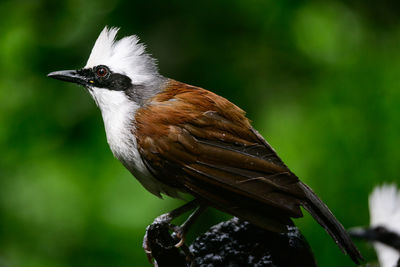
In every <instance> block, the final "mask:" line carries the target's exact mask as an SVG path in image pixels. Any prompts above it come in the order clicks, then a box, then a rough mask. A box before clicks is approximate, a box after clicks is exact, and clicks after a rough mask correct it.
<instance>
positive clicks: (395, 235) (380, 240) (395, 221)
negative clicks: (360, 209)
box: [349, 184, 400, 267]
mask: <svg viewBox="0 0 400 267" xmlns="http://www.w3.org/2000/svg"><path fill="white" fill-rule="evenodd" d="M368 202H369V214H370V226H369V227H354V228H352V229H350V231H349V232H350V235H351V236H353V237H355V238H358V239H362V240H366V241H369V242H372V244H373V246H374V248H375V251H376V254H377V257H378V261H379V266H381V267H393V266H400V190H399V189H397V187H396V185H394V184H383V185H381V186H376V187H375V188H374V190H373V191H372V193H371V194H370V195H369V199H368Z"/></svg>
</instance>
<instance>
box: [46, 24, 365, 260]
mask: <svg viewBox="0 0 400 267" xmlns="http://www.w3.org/2000/svg"><path fill="white" fill-rule="evenodd" d="M117 32H118V29H117V28H107V27H106V28H104V30H103V31H102V32H101V33H100V36H99V37H98V39H97V41H96V43H95V45H94V47H93V49H92V52H91V54H90V56H89V60H88V61H87V63H86V66H85V67H83V68H82V69H79V70H69V71H57V72H52V73H50V74H48V76H49V77H52V78H55V79H58V80H63V81H67V82H73V83H77V84H80V85H82V86H84V87H85V88H87V90H88V91H89V93H90V94H91V96H92V97H93V99H94V101H95V102H96V104H97V105H98V107H99V108H100V110H101V114H102V117H103V120H104V125H105V130H106V135H107V141H108V144H109V146H110V148H111V151H112V152H113V154H114V156H115V157H116V158H118V159H119V160H120V161H121V162H122V164H123V165H124V166H125V167H126V168H127V169H128V170H129V171H130V172H131V173H132V174H133V175H134V176H135V177H136V178H137V179H138V180H139V182H140V183H141V184H142V185H143V186H144V187H145V188H146V189H147V190H148V191H150V192H151V193H153V194H154V195H156V196H161V194H165V195H168V196H171V197H177V196H178V194H179V193H180V192H183V193H189V194H191V195H193V196H194V197H195V201H193V202H189V203H188V204H186V205H184V206H183V207H181V208H178V209H176V210H174V211H172V212H170V213H168V214H166V215H164V216H161V217H159V218H160V219H162V220H165V221H167V222H170V221H171V220H172V219H173V218H175V217H176V216H178V215H180V214H182V213H183V212H184V211H186V210H188V209H192V208H195V207H197V210H196V211H195V212H194V213H193V214H192V215H191V216H190V217H189V219H188V221H187V222H186V223H184V224H183V226H182V227H181V228H176V231H177V232H178V233H179V234H180V237H181V238H182V240H183V236H184V233H185V231H186V229H187V227H188V226H189V225H190V224H191V223H192V222H193V220H194V219H195V218H196V217H197V216H198V215H199V214H200V212H201V211H202V210H203V209H204V208H205V207H207V206H212V207H215V208H217V209H219V210H221V211H224V212H227V213H230V214H232V215H235V216H237V217H239V218H242V219H244V220H247V221H249V222H251V223H253V224H256V225H258V226H260V227H262V228H264V229H267V230H270V231H275V232H279V231H287V227H286V226H287V225H291V224H292V221H291V218H298V217H302V216H303V215H302V211H301V209H300V207H301V206H303V207H304V208H305V209H306V210H307V211H308V212H309V213H310V214H311V215H312V216H313V217H314V219H315V220H316V221H317V222H318V223H319V224H320V225H321V226H322V227H323V228H324V229H325V230H326V231H327V232H328V233H329V235H330V236H331V237H332V238H333V239H334V241H335V242H336V244H337V245H338V246H339V247H340V248H341V249H342V251H343V252H344V253H347V254H348V255H349V256H350V257H351V259H352V260H353V261H354V262H355V263H359V262H360V261H361V260H362V256H361V255H360V253H359V251H358V249H357V248H356V247H355V245H354V244H353V242H352V240H351V239H350V237H349V235H348V233H347V232H346V230H345V229H344V228H343V226H342V225H341V223H340V222H339V221H338V220H337V219H336V218H335V217H334V215H333V214H332V213H331V211H330V210H329V209H328V207H327V206H326V205H325V204H324V203H323V202H322V201H321V200H320V199H319V198H318V197H317V196H316V195H315V194H314V192H313V191H312V190H311V189H310V188H309V187H308V186H307V185H305V184H304V183H302V182H301V181H300V180H299V179H298V177H297V176H296V175H295V174H293V173H292V172H291V171H290V170H289V169H288V168H287V167H286V165H285V164H284V163H283V162H282V160H281V159H280V158H279V157H278V155H277V154H276V152H275V150H274V149H273V148H272V147H271V146H270V145H269V144H268V143H267V142H266V141H265V139H264V138H263V137H262V136H261V135H260V134H259V133H258V132H257V131H256V130H255V129H254V128H253V127H252V126H251V124H250V121H249V120H248V119H247V118H246V116H245V112H244V111H243V110H241V109H240V108H239V107H237V106H235V105H234V104H232V103H231V102H229V101H228V100H227V99H225V98H223V97H221V96H218V95H216V94H214V93H212V92H210V91H207V90H205V89H202V88H199V87H195V86H191V85H188V84H185V83H182V82H178V81H175V80H173V79H169V78H166V77H163V76H162V75H160V74H159V72H158V68H157V66H156V63H155V60H154V59H153V58H152V57H151V56H150V55H149V54H147V53H146V52H145V47H144V45H143V44H140V43H139V40H138V38H137V37H136V36H128V37H125V38H122V39H120V40H116V34H117Z"/></svg>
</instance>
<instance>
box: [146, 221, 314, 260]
mask: <svg viewBox="0 0 400 267" xmlns="http://www.w3.org/2000/svg"><path fill="white" fill-rule="evenodd" d="M147 240H148V243H147V248H148V249H149V250H150V251H151V255H152V257H153V258H154V259H155V262H154V264H155V265H156V266H159V267H164V266H165V267H167V266H168V267H169V266H178V267H180V266H182V267H183V266H184V267H186V266H310V267H313V266H317V265H316V263H315V259H314V256H313V253H312V251H311V249H310V246H309V245H308V243H307V241H306V240H305V239H304V237H303V235H302V234H301V233H300V231H299V230H298V229H297V227H295V226H288V232H287V233H273V232H269V231H266V230H263V229H261V228H259V227H257V226H254V225H252V224H250V223H248V222H246V221H242V220H240V219H238V218H232V219H231V220H228V221H226V222H222V223H219V224H217V225H214V226H213V227H211V228H210V229H209V230H208V231H207V232H206V233H204V234H203V235H201V236H200V237H198V238H197V239H196V240H195V241H194V242H193V243H192V244H191V246H190V247H189V248H187V247H186V249H185V248H183V250H182V249H178V248H175V247H174V244H176V243H177V242H178V240H177V239H176V238H174V235H172V236H171V235H170V234H169V227H168V225H167V224H162V223H159V222H155V223H153V224H151V225H150V226H149V227H148V228H147ZM185 251H186V253H185Z"/></svg>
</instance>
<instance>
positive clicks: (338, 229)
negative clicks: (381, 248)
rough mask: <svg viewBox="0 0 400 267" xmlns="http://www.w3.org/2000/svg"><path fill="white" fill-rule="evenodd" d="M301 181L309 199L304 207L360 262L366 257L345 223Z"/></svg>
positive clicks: (351, 256) (341, 246)
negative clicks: (345, 226)
mask: <svg viewBox="0 0 400 267" xmlns="http://www.w3.org/2000/svg"><path fill="white" fill-rule="evenodd" d="M299 183H300V187H302V188H303V190H304V193H305V194H306V197H307V201H306V202H305V203H303V206H304V208H305V209H306V210H307V211H308V212H309V213H310V214H311V215H312V216H313V217H314V219H315V220H316V221H317V222H318V223H319V224H320V225H321V226H322V227H323V228H324V229H325V230H326V231H327V232H328V234H329V235H330V236H331V237H332V238H333V240H335V242H336V244H337V245H338V246H339V248H340V249H341V250H342V251H343V253H345V254H348V255H349V256H350V258H351V259H352V260H353V261H354V262H355V263H356V264H360V262H361V261H363V260H364V259H363V257H362V256H361V254H360V251H358V249H357V247H356V246H355V245H354V243H353V241H352V240H351V238H350V236H349V234H348V233H347V231H346V230H345V229H344V227H343V225H342V224H341V223H340V222H339V221H338V220H337V219H336V218H335V216H334V215H333V214H332V212H331V211H330V210H329V208H328V207H327V206H326V205H325V204H324V203H323V202H322V201H321V200H320V199H319V198H318V197H317V196H316V195H315V194H314V192H313V191H312V190H311V188H309V187H308V186H307V185H306V184H303V183H302V182H299Z"/></svg>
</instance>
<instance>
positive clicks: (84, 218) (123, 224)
mask: <svg viewBox="0 0 400 267" xmlns="http://www.w3.org/2000/svg"><path fill="white" fill-rule="evenodd" d="M399 5H400V4H399V2H398V1H388V0H384V1H368V4H367V2H365V1H361V0H355V1H344V0H343V1H327V2H323V3H322V2H320V1H315V0H314V1H297V2H292V1H261V0H234V1H232V0H229V1H228V0H221V1H211V0H206V1H184V0H172V1H161V0H160V1H122V0H121V1H119V0H107V1H106V0H100V1H97V0H96V1H95V0H85V1H83V0H68V1H49V0H47V1H45V0H36V1H29V0H14V1H9V0H6V1H5V0H3V1H1V2H0V14H1V20H0V26H1V27H0V51H1V53H0V56H1V59H0V69H1V73H2V75H1V78H0V149H1V152H2V153H1V157H0V266H146V265H148V263H147V259H146V257H145V255H144V253H143V251H142V248H141V241H142V237H143V234H144V231H145V227H146V225H147V224H149V223H150V222H151V221H152V219H153V218H154V217H156V216H157V215H159V214H161V213H164V212H166V211H168V210H170V209H172V208H174V207H176V206H177V205H178V204H180V203H182V202H181V201H177V200H172V199H165V200H160V199H157V198H156V197H154V196H152V195H151V194H150V193H148V192H146V191H145V190H144V189H143V188H142V187H141V186H140V185H139V183H138V182H137V181H136V180H135V179H133V178H132V177H131V175H130V174H129V173H128V171H126V170H125V169H124V168H123V167H122V165H121V164H120V163H119V162H118V161H117V160H116V159H113V157H112V154H111V152H110V150H109V148H108V145H107V143H106V140H105V132H104V129H103V125H102V124H103V123H102V119H101V116H100V113H99V111H98V110H97V108H96V106H95V104H94V102H93V101H92V100H91V99H90V97H89V95H88V94H87V93H86V92H85V90H84V89H83V88H80V87H77V86H74V85H71V84H66V83H62V82H59V81H55V80H51V79H48V78H47V77H46V74H47V73H48V72H50V71H54V70H60V69H70V68H79V67H81V66H83V65H84V64H85V62H86V60H87V58H88V56H89V53H90V49H91V46H92V45H93V43H94V41H95V39H96V37H97V35H98V33H99V32H100V31H101V29H102V28H103V27H104V26H105V25H112V26H120V27H121V32H120V36H123V35H127V34H133V33H134V34H138V35H139V36H140V37H141V39H142V41H143V42H145V43H146V44H147V46H148V50H149V52H150V53H152V54H153V55H154V56H155V57H156V58H157V59H158V61H159V67H160V71H161V73H162V74H164V75H166V76H168V77H172V78H175V79H177V80H181V81H184V82H187V83H190V84H194V85H198V86H202V87H204V88H207V89H209V90H212V91H214V92H216V93H218V94H221V95H223V96H225V97H227V98H228V99H230V100H231V101H233V102H234V103H236V104H237V105H239V106H240V107H242V108H243V109H245V110H247V112H248V116H249V118H251V119H252V120H253V121H254V125H255V127H256V128H257V129H258V130H259V131H260V132H261V133H262V134H263V135H264V136H265V137H266V138H267V140H269V142H270V143H271V144H272V145H273V146H274V147H275V148H276V149H277V151H278V153H279V154H280V155H281V157H282V158H283V159H284V161H285V162H286V163H287V165H288V166H290V167H291V169H292V170H293V171H294V172H295V173H296V174H298V176H299V177H300V178H301V179H302V180H303V181H305V182H306V183H308V184H309V185H310V186H311V187H312V188H314V190H315V191H316V192H317V194H318V195H319V196H320V197H321V198H322V199H323V200H324V201H325V202H326V203H327V204H328V205H329V207H330V208H331V209H332V210H333V211H334V213H335V214H336V216H337V217H338V218H339V219H340V220H341V222H342V223H343V224H344V225H345V226H346V227H351V226H356V225H365V224H367V223H368V207H367V195H368V193H369V192H370V191H371V190H372V188H373V186H374V185H376V184H379V183H382V182H385V181H387V182H391V181H392V182H398V180H399V170H400V164H399V159H400V150H399V149H398V148H399V147H400V138H399V132H400V120H399V118H400V108H399V103H400V88H399V87H400V85H399V81H398V79H399V77H400V76H399V70H400V49H399V44H400V16H399V10H400V8H399ZM220 218H221V214H219V213H217V212H215V211H209V212H208V214H207V216H203V217H202V219H201V221H200V222H199V223H198V224H197V226H196V227H197V230H198V231H199V230H204V229H205V228H207V227H208V226H209V225H211V224H213V223H216V222H218V220H220ZM296 223H297V224H298V226H299V227H300V228H301V230H302V232H303V233H304V235H305V236H306V238H307V239H308V241H309V242H310V244H311V246H312V248H313V249H314V252H315V254H316V257H317V260H318V262H319V264H320V265H321V266H351V262H350V260H349V259H348V258H347V257H346V256H344V255H343V254H342V253H341V252H340V251H339V249H338V248H337V247H336V246H335V244H334V242H332V240H331V239H330V238H329V236H328V235H327V234H326V233H325V232H324V231H323V230H322V228H320V227H319V226H318V225H317V223H316V222H315V221H313V220H312V219H311V218H310V216H308V215H306V216H305V218H304V219H299V220H296ZM359 245H360V247H361V249H362V252H363V254H364V255H365V257H366V259H367V260H369V261H374V260H375V255H374V253H373V251H372V250H371V248H370V247H369V246H367V245H363V244H359Z"/></svg>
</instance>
